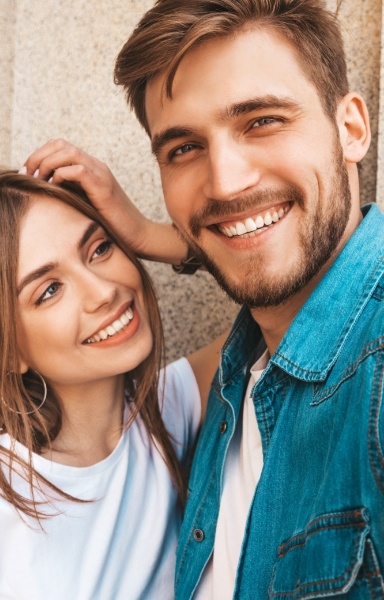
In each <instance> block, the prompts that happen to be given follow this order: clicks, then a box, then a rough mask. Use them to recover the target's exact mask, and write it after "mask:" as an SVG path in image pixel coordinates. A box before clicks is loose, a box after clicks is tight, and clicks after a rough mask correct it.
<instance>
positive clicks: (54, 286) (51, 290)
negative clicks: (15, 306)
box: [35, 281, 61, 306]
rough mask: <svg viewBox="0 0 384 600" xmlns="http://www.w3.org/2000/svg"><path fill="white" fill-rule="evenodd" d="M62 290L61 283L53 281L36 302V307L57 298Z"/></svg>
mask: <svg viewBox="0 0 384 600" xmlns="http://www.w3.org/2000/svg"><path fill="white" fill-rule="evenodd" d="M60 288H61V283H59V282H58V281H53V282H52V283H50V284H49V286H48V287H47V288H46V289H45V290H44V292H43V293H42V294H41V296H39V298H38V299H37V300H36V302H35V305H36V306H40V304H42V303H43V302H45V301H46V300H49V299H50V298H52V297H53V296H55V294H57V292H58V291H59V289H60Z"/></svg>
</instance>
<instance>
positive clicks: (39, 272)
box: [16, 262, 58, 296]
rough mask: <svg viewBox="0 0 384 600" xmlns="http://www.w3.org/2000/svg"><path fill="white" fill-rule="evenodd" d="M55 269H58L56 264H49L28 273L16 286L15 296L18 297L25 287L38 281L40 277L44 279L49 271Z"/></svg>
mask: <svg viewBox="0 0 384 600" xmlns="http://www.w3.org/2000/svg"><path fill="white" fill-rule="evenodd" d="M57 267H58V263H52V262H50V263H47V264H45V265H42V266H41V267H39V268H38V269H35V270H34V271H31V273H28V275H26V276H25V277H23V279H22V280H21V282H20V283H19V285H18V286H17V289H16V294H17V296H20V294H21V292H22V291H23V289H24V288H25V286H27V285H29V284H30V283H32V282H33V281H35V280H36V279H39V278H40V277H44V275H47V273H49V272H50V271H53V269H56V268H57Z"/></svg>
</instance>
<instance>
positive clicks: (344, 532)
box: [269, 508, 384, 600]
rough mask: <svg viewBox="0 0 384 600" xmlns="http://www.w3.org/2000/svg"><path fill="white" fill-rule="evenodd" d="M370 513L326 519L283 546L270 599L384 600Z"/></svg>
mask: <svg viewBox="0 0 384 600" xmlns="http://www.w3.org/2000/svg"><path fill="white" fill-rule="evenodd" d="M369 532H370V526H369V515H368V511H367V510H366V509H365V508H356V509H353V510H349V511H344V512H337V513H330V514H326V515H321V516H319V517H318V518H316V519H313V520H312V521H311V522H310V523H309V524H308V526H307V527H306V528H305V530H304V531H303V532H301V533H298V534H296V535H294V536H292V537H291V538H290V539H288V540H287V541H286V542H284V543H283V544H282V545H281V546H280V547H279V558H278V560H277V562H276V564H275V567H274V570H273V576H272V581H271V585H270V589H269V598H271V599H272V598H273V600H299V599H304V598H305V599H309V598H331V597H333V598H339V599H340V600H347V599H348V600H366V599H370V600H373V599H374V600H379V599H380V600H382V599H383V598H384V585H383V577H382V573H381V572H380V567H379V564H378V561H377V558H376V555H375V551H374V547H373V544H372V541H371V539H370V537H369Z"/></svg>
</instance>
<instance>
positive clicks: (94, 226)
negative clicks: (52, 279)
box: [16, 221, 101, 296]
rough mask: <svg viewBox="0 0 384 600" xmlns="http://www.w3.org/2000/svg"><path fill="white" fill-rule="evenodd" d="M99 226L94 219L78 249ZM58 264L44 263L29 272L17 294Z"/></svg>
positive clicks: (19, 286) (20, 284)
mask: <svg viewBox="0 0 384 600" xmlns="http://www.w3.org/2000/svg"><path fill="white" fill-rule="evenodd" d="M99 228H101V225H100V224H99V223H97V222H96V221H92V222H91V223H90V224H89V225H88V227H87V228H86V230H85V231H84V233H83V235H82V236H81V238H80V240H79V242H78V244H77V249H78V250H81V249H82V248H83V247H84V246H85V244H86V243H87V242H88V240H89V239H90V237H92V235H93V233H94V232H95V231H97V230H98V229H99ZM58 266H59V264H58V263H57V262H49V263H46V264H45V265H42V266H41V267H38V268H37V269H35V270H34V271H31V273H28V275H26V276H25V277H23V279H22V280H21V282H20V283H19V285H18V286H17V289H16V294H17V296H19V295H20V294H21V292H22V291H23V289H24V288H25V287H26V286H27V285H29V284H30V283H33V282H34V281H36V279H39V278H40V277H44V276H45V275H47V274H48V273H49V272H50V271H53V270H54V269H57V268H58Z"/></svg>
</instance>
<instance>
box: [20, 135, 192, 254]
mask: <svg viewBox="0 0 384 600" xmlns="http://www.w3.org/2000/svg"><path fill="white" fill-rule="evenodd" d="M21 172H24V173H28V174H30V175H33V174H35V175H36V177H41V178H42V179H49V180H50V181H52V183H54V184H57V185H60V183H63V182H64V181H72V182H76V183H78V184H79V185H80V186H81V187H82V188H83V190H84V191H85V193H86V194H87V196H88V198H89V200H90V201H91V202H92V204H93V205H94V207H95V208H97V210H98V211H99V212H100V214H102V216H103V217H104V218H105V219H106V221H107V222H108V223H109V224H110V225H111V227H112V228H113V229H114V230H115V231H116V232H117V233H118V234H119V235H120V236H121V237H122V238H123V239H124V240H125V241H126V242H127V243H128V244H129V246H130V247H131V248H132V249H133V250H134V251H135V252H136V254H137V255H138V256H140V257H141V258H145V259H148V260H155V261H158V262H165V263H169V264H179V263H181V262H182V261H183V260H184V259H185V258H186V256H187V251H188V248H187V244H186V243H185V242H184V240H183V239H182V238H181V236H180V235H179V233H178V232H177V231H176V229H175V228H174V227H172V225H171V224H170V223H155V222H154V221H151V220H150V219H148V218H147V217H145V216H144V215H143V214H142V213H141V212H140V211H139V209H138V208H136V206H135V205H134V204H133V203H132V202H131V200H130V199H129V198H128V196H127V195H126V193H125V192H124V190H123V189H122V188H121V186H120V185H119V183H118V181H117V180H116V179H115V177H114V175H113V174H112V172H111V171H110V169H109V168H108V167H107V165H106V164H104V163H103V162H101V161H100V160H98V159H97V158H95V157H93V156H91V155H89V154H87V153H86V152H84V151H83V150H81V149H80V148H77V147H76V146H73V145H72V144H70V143H69V142H66V141H65V140H61V139H58V140H51V141H49V142H47V143H46V144H44V146H42V147H41V148H39V149H38V150H36V151H35V152H33V154H31V156H30V157H29V158H28V160H27V161H26V163H25V165H24V167H23V169H22V170H21Z"/></svg>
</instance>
